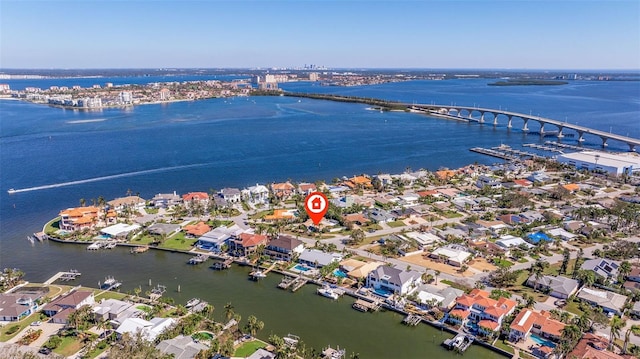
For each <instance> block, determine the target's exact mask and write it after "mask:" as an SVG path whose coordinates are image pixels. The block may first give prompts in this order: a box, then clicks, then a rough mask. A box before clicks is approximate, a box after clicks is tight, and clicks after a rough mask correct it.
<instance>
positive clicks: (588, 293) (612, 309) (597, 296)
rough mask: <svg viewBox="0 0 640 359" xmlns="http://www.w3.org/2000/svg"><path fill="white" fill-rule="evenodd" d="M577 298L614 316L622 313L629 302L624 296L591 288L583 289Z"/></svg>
mask: <svg viewBox="0 0 640 359" xmlns="http://www.w3.org/2000/svg"><path fill="white" fill-rule="evenodd" d="M577 297H578V298H580V299H581V300H584V301H586V302H589V303H590V304H592V305H597V306H599V307H601V308H602V309H603V310H604V311H605V312H609V313H614V314H620V313H622V308H623V307H624V304H625V303H626V301H627V297H626V296H624V295H622V294H618V293H614V292H609V291H602V290H595V289H591V288H582V289H581V290H580V291H579V292H578V295H577Z"/></svg>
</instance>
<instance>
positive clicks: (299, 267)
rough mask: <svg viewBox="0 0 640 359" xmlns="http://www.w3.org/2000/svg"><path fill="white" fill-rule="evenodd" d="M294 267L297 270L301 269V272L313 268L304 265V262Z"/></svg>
mask: <svg viewBox="0 0 640 359" xmlns="http://www.w3.org/2000/svg"><path fill="white" fill-rule="evenodd" d="M293 269H295V270H299V271H301V272H308V271H310V270H311V268H309V267H305V266H303V265H302V264H296V266H295V267H293Z"/></svg>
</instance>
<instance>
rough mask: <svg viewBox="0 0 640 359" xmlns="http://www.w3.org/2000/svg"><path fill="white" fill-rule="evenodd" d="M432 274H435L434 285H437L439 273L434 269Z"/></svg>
mask: <svg viewBox="0 0 640 359" xmlns="http://www.w3.org/2000/svg"><path fill="white" fill-rule="evenodd" d="M433 273H434V274H435V280H436V285H438V276H439V275H440V271H439V270H437V269H436V270H435V271H434V272H433Z"/></svg>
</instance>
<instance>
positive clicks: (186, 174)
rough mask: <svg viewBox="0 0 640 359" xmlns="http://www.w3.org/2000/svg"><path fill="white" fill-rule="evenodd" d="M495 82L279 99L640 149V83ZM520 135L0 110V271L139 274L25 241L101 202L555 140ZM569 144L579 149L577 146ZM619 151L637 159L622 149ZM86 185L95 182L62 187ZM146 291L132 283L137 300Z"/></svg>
mask: <svg viewBox="0 0 640 359" xmlns="http://www.w3.org/2000/svg"><path fill="white" fill-rule="evenodd" d="M91 80H92V81H91V82H92V83H93V82H94V81H93V80H94V79H91ZM175 80H176V81H182V79H180V78H175ZM30 81H32V82H34V83H35V84H32V85H29V86H38V85H37V84H38V83H40V82H39V81H36V80H30ZM41 81H45V80H41ZM46 81H50V80H46ZM64 81H67V80H64ZM64 81H62V80H58V81H56V83H55V84H57V85H67V86H71V85H72V84H73V81H72V80H68V82H67V83H65V82H64ZM101 81H103V80H101ZM121 81H123V83H135V81H143V80H141V79H140V78H134V79H127V78H124V79H122V80H121ZM114 82H115V81H114ZM487 82H490V81H489V80H451V81H449V80H447V81H414V82H403V83H390V84H382V85H376V86H361V87H348V88H343V87H323V86H318V85H315V84H312V83H305V82H300V83H288V84H283V85H282V87H283V88H285V89H287V90H290V91H304V92H316V93H319V92H323V93H339V94H344V95H353V96H365V97H376V98H384V99H389V100H398V101H403V102H416V103H439V104H451V103H455V104H457V105H471V106H473V105H476V106H481V107H495V108H499V107H501V108H504V109H508V110H510V111H516V112H523V113H529V111H531V113H532V114H538V113H539V114H540V115H541V116H544V117H550V118H554V119H559V120H563V119H566V120H567V121H568V122H572V123H575V122H576V121H577V122H578V123H579V124H580V125H585V126H590V127H593V128H597V129H600V130H605V131H609V130H611V131H612V132H614V133H619V134H623V135H627V134H628V135H629V136H632V137H640V82H631V81H628V82H622V81H620V82H572V83H571V84H569V85H566V86H542V87H533V86H523V87H492V86H487V85H486V84H487ZM46 83H48V82H46ZM39 87H48V86H45V85H40V86H39ZM514 125H515V126H516V127H515V128H514V129H511V130H508V129H507V128H506V124H505V123H500V124H499V125H498V126H496V127H494V126H491V125H483V126H481V125H478V124H469V123H464V122H458V121H452V120H443V119H435V118H429V117H425V116H422V115H418V114H411V113H404V112H384V113H380V112H378V111H372V110H369V109H367V106H365V105H361V104H349V103H336V102H329V101H319V100H311V99H297V98H291V97H250V98H233V99H211V100H203V101H195V102H178V103H171V104H163V105H144V106H137V107H134V108H126V109H122V108H121V109H105V110H102V111H96V112H87V111H74V110H62V109H58V108H51V107H47V106H41V105H34V104H28V103H23V102H17V101H4V100H3V101H0V267H18V268H21V269H23V270H24V271H26V273H27V279H28V280H31V281H43V280H45V279H46V278H48V277H49V276H51V275H52V274H54V273H55V272H57V271H60V270H67V269H69V268H74V267H77V268H79V269H82V270H85V271H86V270H89V269H90V270H91V271H92V272H93V273H100V274H102V273H113V272H114V271H116V270H119V271H120V272H126V271H129V270H135V268H119V269H115V267H117V263H128V264H127V265H131V264H130V262H131V260H129V259H127V260H126V261H125V260H124V259H123V258H122V257H121V255H120V254H117V253H119V252H114V253H113V254H111V253H104V254H100V257H99V258H100V260H94V259H92V258H98V257H87V254H86V253H85V251H84V250H78V249H77V248H70V247H69V246H65V245H57V244H53V243H52V244H44V245H42V244H36V245H35V246H31V245H30V244H29V242H28V241H26V240H25V237H26V235H27V234H30V233H33V232H36V231H39V230H40V229H41V228H42V225H43V224H44V223H45V222H46V221H47V220H49V219H50V218H52V217H55V216H56V215H57V213H58V212H59V211H60V210H61V209H64V208H67V207H70V206H77V205H79V199H80V198H84V199H86V200H87V202H90V200H91V199H92V198H98V197H99V196H103V197H104V198H106V199H111V198H114V197H118V196H123V195H125V194H126V192H127V191H129V190H130V191H131V192H133V193H139V194H140V195H141V196H143V197H144V198H150V197H152V196H153V195H154V194H156V193H159V192H171V191H174V190H175V191H178V192H186V191H209V189H220V188H222V187H225V186H233V187H244V186H248V185H252V184H255V183H265V182H273V181H284V180H287V179H291V180H294V181H314V180H317V179H324V180H328V181H330V180H331V179H333V178H335V177H342V176H352V175H355V174H360V173H369V174H376V173H379V172H387V173H388V172H391V173H399V172H402V171H404V170H405V169H406V168H407V167H411V168H412V169H414V170H415V169H419V168H426V169H430V170H436V169H438V168H440V167H449V168H455V167H460V166H464V165H466V164H469V163H473V162H479V163H485V164H490V163H495V162H500V161H499V160H497V159H493V158H490V157H486V156H483V155H479V154H475V153H473V152H470V151H469V148H471V147H475V146H481V147H493V146H497V145H500V144H501V143H503V144H509V145H511V146H513V147H520V146H521V145H522V144H523V143H531V142H535V143H540V142H543V141H545V140H550V138H546V139H541V138H540V137H539V136H535V135H531V134H530V135H526V134H524V133H522V132H521V131H519V130H518V126H519V125H518V123H517V121H514ZM530 127H532V130H535V127H534V126H531V124H530ZM564 142H567V143H574V144H575V143H576V142H575V140H573V139H571V138H567V139H565V140H564ZM584 145H585V146H586V147H592V148H598V147H599V142H597V141H593V139H592V140H591V141H590V142H588V143H585V144H584ZM610 146H611V147H610V148H611V149H618V150H622V151H624V150H627V148H626V146H625V145H621V144H615V143H613V142H612V143H611V144H610ZM105 177H106V178H105ZM87 179H89V180H92V181H91V182H81V183H77V184H72V185H64V184H66V183H69V182H78V181H83V180H87ZM50 185H53V186H54V187H51V188H46V189H41V190H33V191H27V192H21V193H16V194H13V195H9V194H8V193H7V190H8V189H10V188H15V189H25V188H32V187H38V186H50ZM168 255H169V254H167V255H165V254H161V255H159V256H161V257H163V258H164V257H165V256H168ZM145 261H146V260H145ZM83 266H84V268H83ZM87 266H89V267H90V268H87ZM150 266H152V263H147V264H146V267H144V268H145V270H152V269H151V267H150ZM116 274H117V273H116ZM90 278H92V279H91V282H90V283H89V282H87V283H86V284H89V285H91V284H93V282H95V279H96V275H95V274H94V275H93V277H90ZM142 278H147V276H146V275H143V276H142ZM138 284H139V283H138ZM136 285H137V284H136V283H127V286H129V288H132V287H133V286H136ZM183 285H184V286H185V287H186V286H187V284H186V283H184V282H183ZM280 327H285V326H284V325H280Z"/></svg>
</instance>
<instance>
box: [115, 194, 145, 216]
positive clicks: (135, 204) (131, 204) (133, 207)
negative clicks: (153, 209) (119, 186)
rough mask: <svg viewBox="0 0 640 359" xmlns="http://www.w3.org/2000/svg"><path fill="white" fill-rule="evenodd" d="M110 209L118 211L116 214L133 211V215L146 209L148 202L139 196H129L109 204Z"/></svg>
mask: <svg viewBox="0 0 640 359" xmlns="http://www.w3.org/2000/svg"><path fill="white" fill-rule="evenodd" d="M107 204H108V205H109V207H110V208H111V209H113V210H114V211H116V213H123V212H125V211H127V210H128V211H131V212H132V213H135V212H137V211H138V210H140V209H142V208H144V206H145V204H146V201H145V200H144V199H142V198H140V197H138V196H127V197H120V198H116V199H114V200H112V201H109V202H107Z"/></svg>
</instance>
